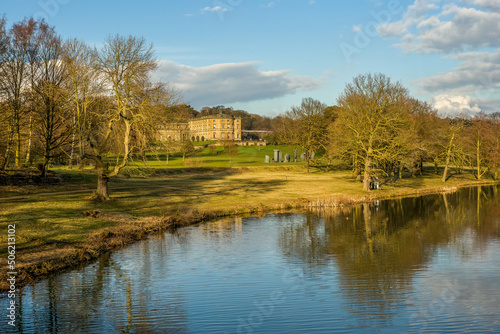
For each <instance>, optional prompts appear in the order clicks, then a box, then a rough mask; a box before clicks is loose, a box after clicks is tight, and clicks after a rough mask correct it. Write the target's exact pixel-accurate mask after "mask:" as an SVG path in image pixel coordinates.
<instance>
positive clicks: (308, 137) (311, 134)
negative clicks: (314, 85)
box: [283, 98, 327, 173]
mask: <svg viewBox="0 0 500 334" xmlns="http://www.w3.org/2000/svg"><path fill="white" fill-rule="evenodd" d="M325 109H326V105H325V104H323V103H321V102H320V101H318V100H315V99H312V98H304V99H303V100H302V103H301V104H300V106H297V107H292V108H291V110H290V111H288V112H287V113H286V116H287V117H288V118H289V119H290V120H292V121H293V126H292V127H290V128H288V129H287V128H285V129H283V130H284V132H285V133H288V134H285V135H284V138H288V139H289V141H287V142H288V144H292V145H293V144H295V145H297V146H299V147H301V148H303V149H304V151H305V153H306V166H307V172H308V173H309V165H310V161H311V154H312V152H313V151H314V150H316V149H318V148H320V147H321V146H323V145H324V143H325V140H326V138H327V137H326V136H327V124H326V122H325V118H324V113H325Z"/></svg>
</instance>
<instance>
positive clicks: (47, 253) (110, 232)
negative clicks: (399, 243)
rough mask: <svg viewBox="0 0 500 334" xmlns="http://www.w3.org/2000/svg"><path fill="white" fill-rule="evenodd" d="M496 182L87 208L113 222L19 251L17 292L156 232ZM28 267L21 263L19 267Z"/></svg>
mask: <svg viewBox="0 0 500 334" xmlns="http://www.w3.org/2000/svg"><path fill="white" fill-rule="evenodd" d="M498 184H499V182H498V181H470V182H463V183H461V184H456V185H450V186H445V185H443V186H421V188H417V189H411V190H408V189H399V190H392V191H390V192H378V191H376V190H375V191H372V192H370V193H363V194H353V195H349V194H344V193H332V194H330V195H328V196H324V197H318V198H316V199H306V198H297V199H292V198H285V200H282V201H278V202H270V203H268V204H262V203H260V204H259V205H245V206H243V207H237V206H236V207H230V208H227V209H214V210H203V209H196V208H192V209H191V210H189V211H185V212H177V213H175V214H170V215H166V216H163V217H160V216H149V217H142V218H139V219H134V218H132V217H131V216H130V214H128V213H127V214H110V213H101V212H100V210H90V211H87V212H86V213H85V215H86V216H88V217H90V218H92V219H101V220H104V221H106V222H111V223H113V224H114V226H112V227H105V228H101V229H98V230H96V231H93V232H91V233H90V234H89V235H88V237H87V238H86V241H85V242H81V243H66V242H51V243H47V244H44V245H42V246H41V247H35V248H33V249H32V248H27V249H22V250H19V251H18V253H17V256H18V259H17V260H16V263H17V264H18V265H17V268H16V270H17V272H18V274H17V276H16V288H17V289H21V288H22V287H24V286H26V285H28V284H31V283H35V282H37V281H39V280H42V279H46V278H49V277H53V276H55V275H58V274H62V273H65V272H68V271H70V270H72V269H75V268H79V267H82V266H85V265H88V264H90V263H92V262H94V261H95V260H97V259H98V258H99V257H100V256H102V255H104V254H106V253H109V252H112V251H116V250H119V249H122V248H124V247H126V246H128V245H131V244H133V243H135V242H137V241H141V240H144V239H146V238H148V237H149V236H151V235H153V234H155V233H161V232H165V231H167V230H175V229H176V228H179V227H184V226H190V225H195V224H199V223H204V222H209V221H211V220H215V219H221V218H228V217H237V216H252V215H257V216H262V215H265V214H269V213H284V212H297V213H300V212H304V211H307V210H311V209H321V208H323V209H333V210H334V209H336V208H342V207H346V206H353V205H358V204H362V203H369V202H373V201H377V200H389V199H398V198H405V197H418V196H424V195H431V194H441V193H451V192H455V191H457V190H458V189H460V188H467V187H476V186H488V185H498ZM23 262H25V263H30V264H29V265H25V266H22V265H19V263H23ZM7 272H8V270H7V267H6V266H5V267H3V268H2V273H1V274H0V282H1V283H0V292H2V293H4V292H6V291H8V289H9V285H8V282H7V281H6V279H7V277H8V276H7Z"/></svg>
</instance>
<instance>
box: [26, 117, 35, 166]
mask: <svg viewBox="0 0 500 334" xmlns="http://www.w3.org/2000/svg"><path fill="white" fill-rule="evenodd" d="M32 137H33V117H32V116H31V114H30V133H29V138H28V153H26V165H31V138H32Z"/></svg>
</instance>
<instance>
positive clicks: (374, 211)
mask: <svg viewBox="0 0 500 334" xmlns="http://www.w3.org/2000/svg"><path fill="white" fill-rule="evenodd" d="M498 189H499V188H498V187H482V188H470V189H462V190H460V191H458V192H456V193H453V194H447V195H431V196H424V197H417V198H407V199H398V200H390V201H380V202H375V203H370V204H364V205H359V206H355V207H350V208H345V209H343V210H337V211H332V210H324V211H318V212H309V213H307V214H273V215H267V216H264V217H262V218H245V219H231V220H223V221H217V222H213V223H208V224H202V225H198V226H191V227H187V228H182V229H179V230H177V231H176V232H175V233H165V234H161V235H158V236H155V237H151V238H150V239H148V240H145V241H142V242H139V243H137V244H134V245H132V246H130V247H127V248H125V249H123V250H121V251H117V252H114V253H112V254H111V255H108V256H104V257H102V258H100V259H99V261H98V262H96V263H94V264H92V265H90V266H88V267H85V268H82V269H78V270H74V271H71V272H68V273H65V274H61V275H58V276H56V277H53V278H51V279H48V280H44V281H40V282H38V283H36V284H34V285H30V286H27V287H26V288H24V289H23V290H22V293H21V295H20V297H19V298H18V299H17V303H18V306H19V309H18V311H19V313H18V318H17V327H16V328H11V327H10V326H8V325H7V320H5V319H4V320H3V321H2V322H1V323H0V332H2V333H56V332H60V333H337V332H338V333H351V332H352V333H365V332H383V333H386V332H408V333H414V332H433V333H436V332H448V333H452V332H456V333H461V332H476V333H484V332H500V289H499V288H498V287H499V282H500V256H499V254H500V196H499V195H498ZM7 303H8V299H7V298H6V296H5V295H4V296H3V297H2V298H1V299H0V307H1V308H2V309H3V310H5V308H6V307H7Z"/></svg>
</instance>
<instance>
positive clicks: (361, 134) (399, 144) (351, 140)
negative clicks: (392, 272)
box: [273, 73, 500, 191]
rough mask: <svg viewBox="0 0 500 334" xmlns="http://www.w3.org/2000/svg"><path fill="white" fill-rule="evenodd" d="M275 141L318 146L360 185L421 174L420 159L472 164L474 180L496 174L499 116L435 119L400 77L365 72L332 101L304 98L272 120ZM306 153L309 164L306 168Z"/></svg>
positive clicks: (308, 147)
mask: <svg viewBox="0 0 500 334" xmlns="http://www.w3.org/2000/svg"><path fill="white" fill-rule="evenodd" d="M273 127H274V129H275V133H274V135H273V136H274V141H275V142H280V143H287V144H292V145H297V146H300V147H302V148H303V149H304V150H305V151H306V152H312V151H314V150H322V151H323V152H324V157H325V158H326V160H327V165H330V164H331V163H332V161H334V160H336V161H337V162H338V161H340V162H341V163H342V164H343V165H344V166H349V167H350V168H352V169H353V172H354V173H356V175H358V178H359V179H360V180H362V181H363V187H364V189H365V190H367V191H368V190H370V189H371V187H370V184H371V182H372V181H373V179H374V178H375V177H377V176H381V177H392V178H393V179H394V180H396V178H398V177H399V178H401V173H402V171H403V170H406V169H408V170H410V171H411V172H412V174H413V175H415V174H421V173H422V171H423V163H424V161H427V162H431V163H432V164H433V165H434V171H435V173H436V174H437V173H438V166H439V165H444V171H443V175H442V179H443V181H446V180H447V179H448V178H449V176H450V174H449V169H450V165H452V164H453V165H455V166H456V167H457V169H459V171H460V170H461V169H463V168H464V167H473V168H474V169H475V175H476V177H477V179H481V178H482V177H483V176H484V175H485V174H487V173H489V174H490V175H491V177H493V178H494V179H498V168H499V166H500V113H499V112H496V113H493V114H489V115H487V114H484V113H479V114H478V115H476V116H475V117H473V118H468V117H464V116H462V117H461V116H458V117H455V118H442V117H438V115H437V111H436V110H435V109H433V108H432V106H430V105H429V104H428V103H425V102H422V101H419V100H417V99H415V98H413V97H411V96H410V94H409V92H408V90H407V89H406V88H405V87H403V85H402V84H401V83H400V82H392V81H391V79H390V78H389V77H387V76H385V75H384V74H380V73H377V74H363V75H359V76H357V77H355V78H354V79H353V81H352V82H351V83H348V84H346V86H345V88H344V91H343V92H342V93H341V94H340V96H339V97H338V99H337V105H336V106H331V107H327V106H326V105H325V104H323V103H321V102H320V101H317V100H314V99H312V98H306V99H304V100H303V101H302V103H301V104H300V106H296V107H292V108H291V110H290V111H288V112H286V113H285V114H283V115H281V116H279V117H276V118H275V119H274V120H273ZM309 156H310V154H306V164H307V166H308V169H309Z"/></svg>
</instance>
